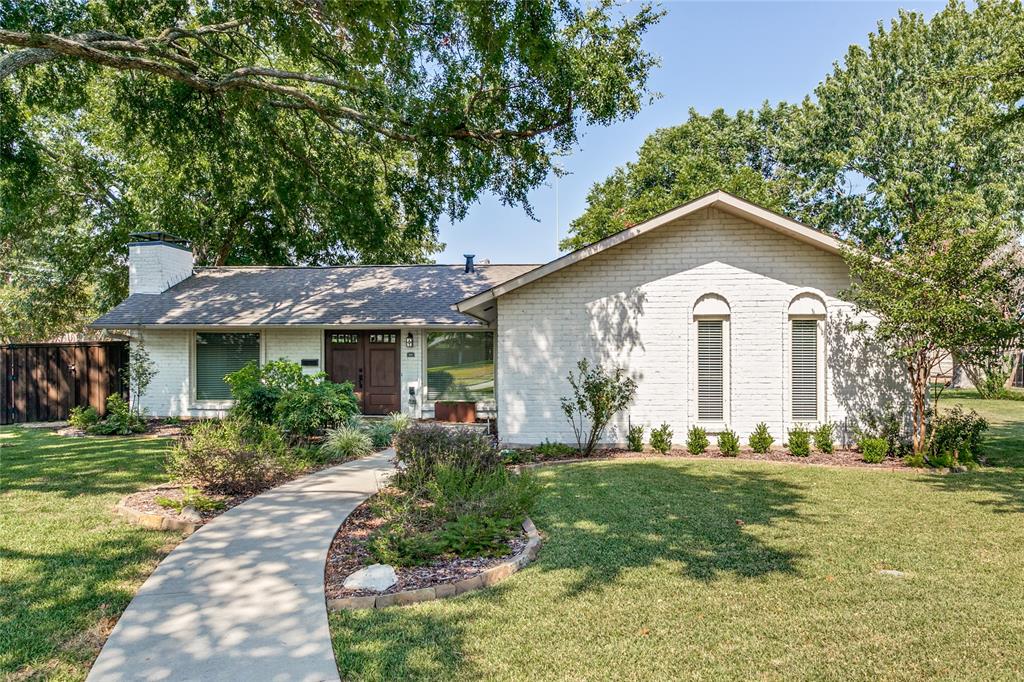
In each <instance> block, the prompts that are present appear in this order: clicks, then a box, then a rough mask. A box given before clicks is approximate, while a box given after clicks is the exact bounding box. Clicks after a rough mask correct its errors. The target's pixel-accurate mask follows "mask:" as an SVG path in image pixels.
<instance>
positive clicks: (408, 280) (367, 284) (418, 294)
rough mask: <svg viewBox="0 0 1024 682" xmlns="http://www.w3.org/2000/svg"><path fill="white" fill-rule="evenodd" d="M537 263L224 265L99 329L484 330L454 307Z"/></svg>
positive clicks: (143, 298)
mask: <svg viewBox="0 0 1024 682" xmlns="http://www.w3.org/2000/svg"><path fill="white" fill-rule="evenodd" d="M535 267H537V266H536V265H487V264H484V265H477V266H476V269H475V272H472V273H466V272H465V267H464V266H463V265H365V266H348V267H325V268H305V267H294V268H292V267H218V268H199V269H197V270H196V272H195V274H193V275H192V276H191V277H189V278H187V279H185V280H184V281H182V282H180V283H178V284H176V285H174V286H173V287H171V288H170V289H168V290H167V291H165V292H163V293H160V294H134V295H132V296H129V297H128V298H127V299H126V300H125V301H124V302H123V303H121V304H120V305H118V306H117V307H115V308H114V309H112V310H111V311H110V312H108V313H107V314H105V315H103V316H102V317H100V318H99V319H98V320H96V321H95V322H93V324H92V325H90V326H92V327H93V328H105V329H126V328H130V327H137V326H149V325H180V326H194V327H200V326H239V327H242V326H244V327H259V326H273V325H307V324H308V325H391V324H403V325H405V324H408V325H470V326H472V325H478V324H479V322H478V321H477V320H475V319H473V318H471V317H467V316H466V315H463V314H461V313H458V312H455V311H454V310H453V308H452V305H453V304H454V303H455V302H457V301H459V300H461V299H463V298H466V297H467V296H472V295H473V294H475V293H478V292H480V291H483V290H485V289H489V288H491V287H493V286H494V285H496V284H500V283H501V282H504V281H505V280H508V279H511V278H513V277H516V276H518V275H521V274H523V273H524V272H527V271H528V270H531V269H533V268H535Z"/></svg>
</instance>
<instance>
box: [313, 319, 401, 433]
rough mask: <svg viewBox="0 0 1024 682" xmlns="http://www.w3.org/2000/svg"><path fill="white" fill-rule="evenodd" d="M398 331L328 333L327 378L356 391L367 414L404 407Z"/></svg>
mask: <svg viewBox="0 0 1024 682" xmlns="http://www.w3.org/2000/svg"><path fill="white" fill-rule="evenodd" d="M399 339H400V334H399V332H397V331H328V332H326V339H325V348H326V351H327V353H326V354H327V363H326V364H327V376H328V377H329V378H330V379H331V381H335V382H338V383H341V382H344V381H349V382H351V383H352V386H353V387H354V388H355V392H356V398H357V399H358V400H359V404H360V409H361V410H362V412H363V414H388V413H389V412H397V411H398V409H399V407H400V405H401V396H400V392H399V384H400V382H401V372H400V365H399V356H398V353H399V348H398V342H399Z"/></svg>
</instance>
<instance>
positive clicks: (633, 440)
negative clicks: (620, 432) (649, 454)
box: [626, 424, 644, 452]
mask: <svg viewBox="0 0 1024 682" xmlns="http://www.w3.org/2000/svg"><path fill="white" fill-rule="evenodd" d="M626 444H627V447H629V449H630V450H632V451H633V452H643V449H644V425H643V424H631V425H630V427H629V433H627V434H626Z"/></svg>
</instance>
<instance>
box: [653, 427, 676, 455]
mask: <svg viewBox="0 0 1024 682" xmlns="http://www.w3.org/2000/svg"><path fill="white" fill-rule="evenodd" d="M650 443H651V448H652V449H653V450H655V451H657V452H660V453H661V454H663V455H666V454H668V452H669V450H671V449H672V429H671V428H669V425H668V424H666V423H665V422H662V424H661V426H659V427H658V428H656V429H651V440H650Z"/></svg>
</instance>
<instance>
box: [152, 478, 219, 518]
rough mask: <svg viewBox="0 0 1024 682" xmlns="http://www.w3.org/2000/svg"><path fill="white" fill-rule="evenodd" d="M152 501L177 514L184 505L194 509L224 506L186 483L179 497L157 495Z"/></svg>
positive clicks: (215, 508)
mask: <svg viewBox="0 0 1024 682" xmlns="http://www.w3.org/2000/svg"><path fill="white" fill-rule="evenodd" d="M153 501H154V502H156V503H157V504H158V505H160V506H161V507H163V508H165V509H173V510H174V511H176V512H178V513H179V514H180V513H181V511H182V510H183V509H184V508H185V507H192V508H193V509H195V510H196V511H201V512H204V511H217V510H219V509H223V508H224V507H225V505H224V502H222V501H221V500H215V499H213V498H210V497H207V496H206V495H203V493H202V492H200V491H199V489H198V488H194V487H192V486H190V485H187V486H185V487H183V488H182V489H181V499H180V500H172V499H171V498H169V497H166V496H164V495H158V496H156V497H154V498H153Z"/></svg>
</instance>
